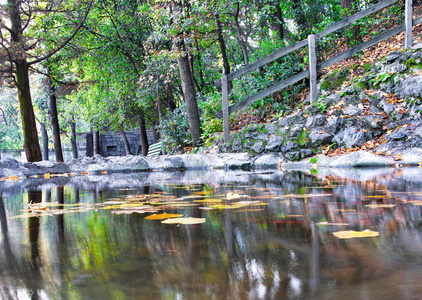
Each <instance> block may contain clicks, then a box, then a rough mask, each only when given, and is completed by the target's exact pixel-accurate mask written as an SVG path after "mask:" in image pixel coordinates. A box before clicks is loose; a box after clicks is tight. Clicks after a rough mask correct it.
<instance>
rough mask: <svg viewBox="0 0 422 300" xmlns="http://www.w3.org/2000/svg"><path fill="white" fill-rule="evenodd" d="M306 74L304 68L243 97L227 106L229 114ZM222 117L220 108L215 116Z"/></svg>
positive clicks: (294, 81) (302, 77)
mask: <svg viewBox="0 0 422 300" xmlns="http://www.w3.org/2000/svg"><path fill="white" fill-rule="evenodd" d="M308 76H309V70H305V71H302V72H300V73H297V74H295V75H293V76H291V77H289V78H287V79H285V80H283V81H280V82H278V83H276V84H274V85H272V86H270V87H269V88H267V89H265V90H263V91H260V92H258V93H256V94H254V95H252V96H250V97H248V98H246V99H244V100H242V101H240V102H237V103H235V104H233V105H232V106H230V107H229V114H231V113H233V112H235V111H238V110H239V109H241V108H243V107H245V106H248V105H250V104H252V103H254V102H255V101H257V100H259V99H262V98H264V97H266V96H269V95H271V94H273V93H275V92H277V91H279V90H281V89H284V88H286V87H288V86H289V85H292V84H293V83H296V82H298V81H299V80H302V79H304V78H306V77H308ZM222 117H223V112H222V111H221V110H220V111H219V112H217V118H218V119H220V118H222Z"/></svg>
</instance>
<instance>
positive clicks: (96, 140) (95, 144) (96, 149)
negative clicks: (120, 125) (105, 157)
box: [92, 129, 100, 156]
mask: <svg viewBox="0 0 422 300" xmlns="http://www.w3.org/2000/svg"><path fill="white" fill-rule="evenodd" d="M92 151H93V155H94V156H95V155H97V154H100V133H99V132H98V130H94V129H93V130H92Z"/></svg>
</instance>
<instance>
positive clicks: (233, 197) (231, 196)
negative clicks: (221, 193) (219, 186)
mask: <svg viewBox="0 0 422 300" xmlns="http://www.w3.org/2000/svg"><path fill="white" fill-rule="evenodd" d="M247 197H248V196H247V195H239V194H234V193H227V195H226V198H227V200H238V199H242V198H247Z"/></svg>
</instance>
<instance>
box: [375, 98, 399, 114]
mask: <svg viewBox="0 0 422 300" xmlns="http://www.w3.org/2000/svg"><path fill="white" fill-rule="evenodd" d="M378 107H379V108H381V109H382V110H383V111H384V112H385V113H386V114H387V115H391V113H392V112H394V110H395V108H396V106H395V105H392V104H388V103H387V101H385V100H382V101H380V103H379V104H378Z"/></svg>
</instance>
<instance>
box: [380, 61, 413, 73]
mask: <svg viewBox="0 0 422 300" xmlns="http://www.w3.org/2000/svg"><path fill="white" fill-rule="evenodd" d="M406 70H407V67H406V66H405V65H404V64H400V63H394V64H391V65H386V66H385V67H384V68H383V69H382V72H384V73H394V74H395V73H403V72H404V71H406Z"/></svg>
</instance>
